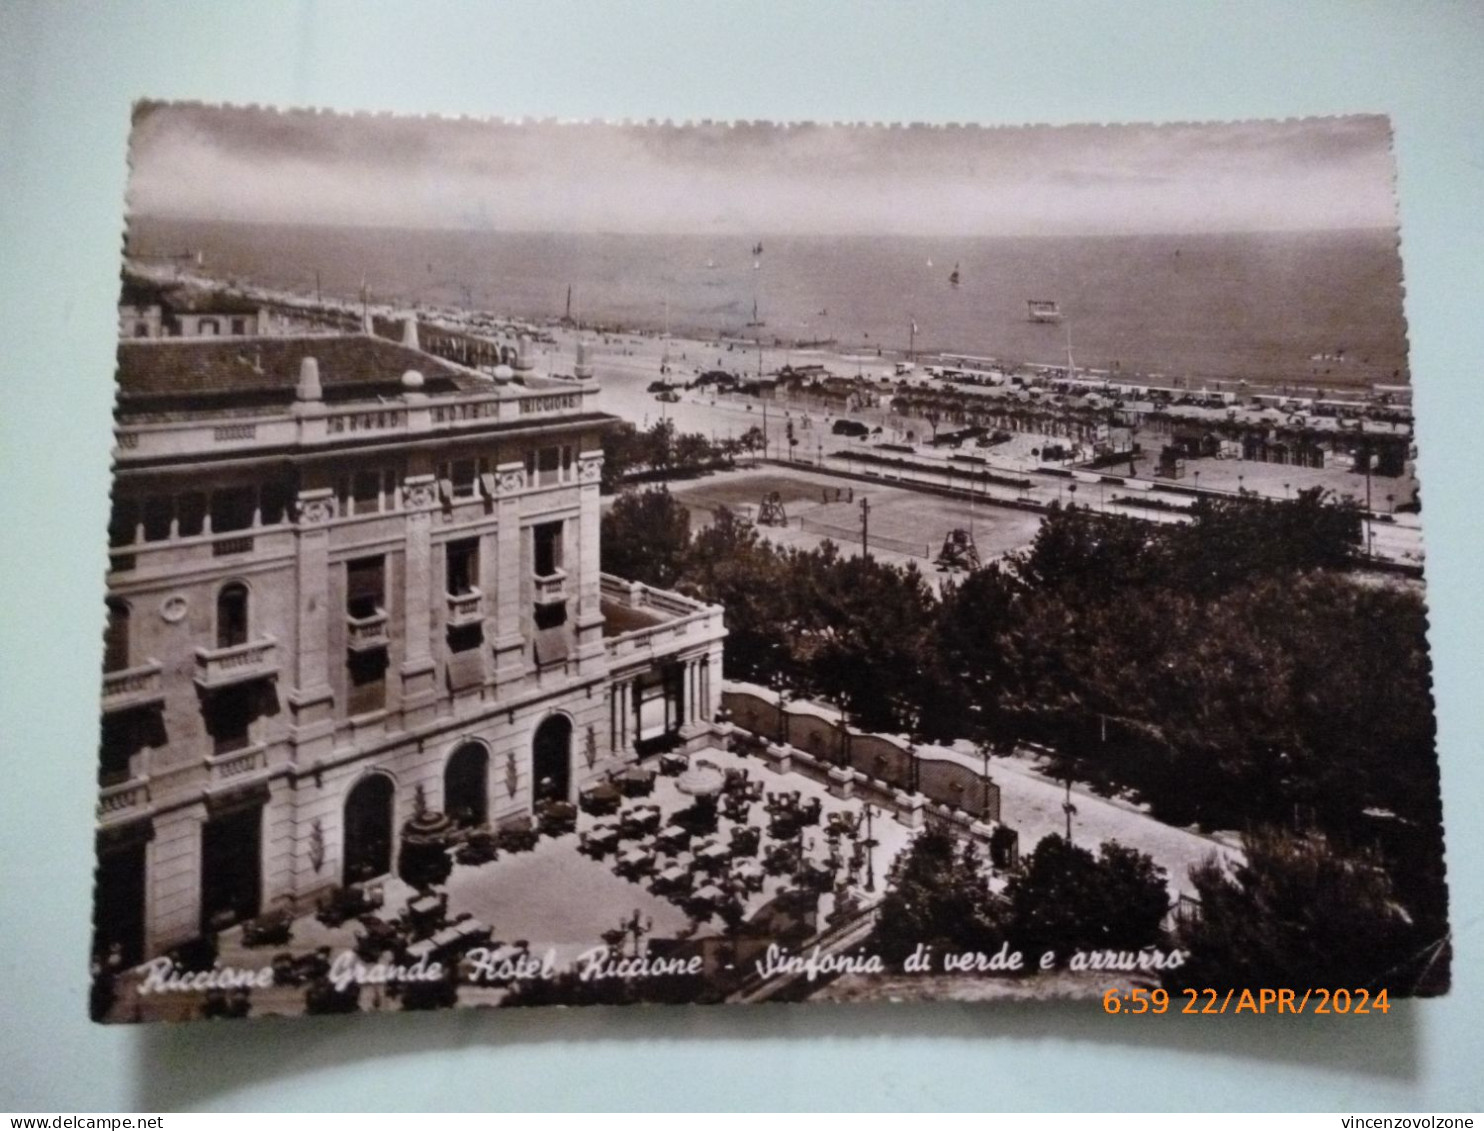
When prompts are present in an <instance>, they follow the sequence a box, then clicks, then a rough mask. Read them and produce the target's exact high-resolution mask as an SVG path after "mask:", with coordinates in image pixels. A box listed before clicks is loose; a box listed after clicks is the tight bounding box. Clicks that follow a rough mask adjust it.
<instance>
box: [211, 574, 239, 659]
mask: <svg viewBox="0 0 1484 1131" xmlns="http://www.w3.org/2000/svg"><path fill="white" fill-rule="evenodd" d="M246 643H247V586H246V585H244V584H242V582H240V581H233V582H229V583H228V584H226V585H223V586H222V588H221V592H219V593H218V594H217V595H216V646H217V647H218V648H235V647H236V646H237V645H238V644H246Z"/></svg>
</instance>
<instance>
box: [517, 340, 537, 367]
mask: <svg viewBox="0 0 1484 1131" xmlns="http://www.w3.org/2000/svg"><path fill="white" fill-rule="evenodd" d="M535 364H536V363H535V362H534V361H532V360H531V339H530V337H529V336H528V335H526V334H522V335H520V337H518V338H516V339H515V370H516V372H517V373H520V372H524V371H525V370H527V369H531V368H534V366H535Z"/></svg>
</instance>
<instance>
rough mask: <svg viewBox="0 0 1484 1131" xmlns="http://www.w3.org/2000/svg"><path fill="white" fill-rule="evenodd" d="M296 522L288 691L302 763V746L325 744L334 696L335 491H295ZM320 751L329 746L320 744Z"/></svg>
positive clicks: (304, 760)
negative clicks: (331, 525)
mask: <svg viewBox="0 0 1484 1131" xmlns="http://www.w3.org/2000/svg"><path fill="white" fill-rule="evenodd" d="M298 513H299V520H298V522H297V523H296V524H295V528H294V550H295V555H296V563H295V564H296V577H295V583H296V588H297V597H298V605H297V608H296V610H295V615H296V618H297V626H296V631H295V634H294V635H295V638H296V642H297V645H298V647H297V649H296V650H295V653H294V686H293V688H292V689H291V690H290V691H289V694H288V701H289V708H290V710H291V711H292V725H293V742H294V747H295V751H296V753H295V761H296V762H297V763H299V764H300V765H303V764H305V762H306V758H305V753H306V752H305V746H306V745H308V744H311V743H315V742H318V741H319V740H320V739H325V740H328V738H329V736H330V734H331V732H332V731H333V729H334V725H335V721H334V711H333V708H334V692H333V691H332V690H331V688H330V667H329V665H330V655H329V652H330V614H331V608H330V531H329V522H330V520H331V519H333V518H334V517H335V492H334V491H333V490H332V489H331V488H329V487H317V488H314V489H311V490H307V491H301V492H299V499H298ZM323 745H324V753H329V743H328V741H325V742H324V744H323Z"/></svg>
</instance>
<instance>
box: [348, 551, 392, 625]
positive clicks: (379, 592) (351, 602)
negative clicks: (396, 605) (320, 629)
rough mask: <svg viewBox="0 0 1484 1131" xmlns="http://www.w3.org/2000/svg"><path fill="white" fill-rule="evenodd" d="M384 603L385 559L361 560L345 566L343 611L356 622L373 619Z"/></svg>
mask: <svg viewBox="0 0 1484 1131" xmlns="http://www.w3.org/2000/svg"><path fill="white" fill-rule="evenodd" d="M385 603H386V559H385V558H384V557H375V558H361V559H360V560H358V561H353V562H347V563H346V566H345V611H346V613H347V614H349V615H350V616H353V617H355V618H356V619H357V620H361V619H364V618H366V617H374V616H375V615H376V614H377V613H378V612H380V611H381V610H382V609H383V607H384V606H385Z"/></svg>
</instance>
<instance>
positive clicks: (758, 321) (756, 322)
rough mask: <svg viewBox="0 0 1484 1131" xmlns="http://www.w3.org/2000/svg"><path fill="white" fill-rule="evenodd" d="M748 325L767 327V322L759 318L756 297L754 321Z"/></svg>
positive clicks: (753, 309) (753, 301)
mask: <svg viewBox="0 0 1484 1131" xmlns="http://www.w3.org/2000/svg"><path fill="white" fill-rule="evenodd" d="M748 325H749V326H766V325H767V323H766V322H764V321H763V320H762V319H761V318H759V317H758V316H757V298H756V297H754V298H753V300H752V321H751V322H749V323H748Z"/></svg>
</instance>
